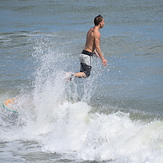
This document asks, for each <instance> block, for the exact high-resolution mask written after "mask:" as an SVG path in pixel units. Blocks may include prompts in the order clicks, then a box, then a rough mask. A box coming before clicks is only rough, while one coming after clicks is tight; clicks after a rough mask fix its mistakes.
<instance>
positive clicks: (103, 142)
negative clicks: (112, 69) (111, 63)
mask: <svg viewBox="0 0 163 163" xmlns="http://www.w3.org/2000/svg"><path fill="white" fill-rule="evenodd" d="M36 45H37V46H36V47H35V53H34V58H37V61H38V68H37V70H36V72H34V75H35V82H34V89H33V91H32V92H31V93H29V94H23V93H22V95H19V96H18V98H19V99H20V100H19V103H18V104H17V106H16V107H17V108H18V110H19V115H18V117H17V118H15V122H14V123H13V121H12V123H10V122H7V120H4V119H2V118H1V119H0V121H1V123H0V124H1V126H0V127H1V133H0V140H1V141H14V140H22V141H27V140H28V141H37V142H38V143H39V144H40V145H41V147H42V151H43V152H45V153H49V152H51V153H58V154H61V158H65V159H71V160H74V159H79V160H96V161H108V162H109V161H110V162H115V163H129V162H133V163H140V162H149V163H153V162H157V163H159V162H160V163H161V162H162V161H163V160H162V157H161V156H162V154H163V122H162V121H159V120H155V121H152V122H150V123H145V122H142V121H132V120H131V119H130V114H129V113H128V114H126V113H123V112H116V113H112V114H102V113H101V114H100V113H93V112H91V110H92V108H91V106H90V105H89V104H88V101H89V100H90V96H92V95H93V93H94V92H93V89H92V88H89V87H88V86H92V85H93V82H94V80H93V78H89V79H88V80H87V79H86V80H85V79H83V80H84V81H82V82H83V83H81V85H80V86H82V87H78V86H77V84H76V80H74V81H73V82H70V83H69V82H66V81H65V80H64V73H63V72H64V69H65V68H66V66H67V65H64V64H63V63H62V62H63V59H62V55H65V54H61V53H59V52H58V51H57V50H54V48H52V46H51V44H50V45H49V42H48V41H47V42H44V41H41V42H39V44H38V43H36ZM61 63H62V64H61ZM67 64H68V63H67ZM77 89H79V90H77ZM81 89H84V90H82V91H81V92H83V95H79V94H78V92H80V90H81ZM108 109H109V107H108ZM6 127H7V128H6Z"/></svg>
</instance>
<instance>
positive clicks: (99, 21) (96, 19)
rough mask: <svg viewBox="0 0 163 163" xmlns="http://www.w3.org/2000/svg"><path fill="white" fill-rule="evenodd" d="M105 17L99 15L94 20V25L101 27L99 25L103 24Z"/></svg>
mask: <svg viewBox="0 0 163 163" xmlns="http://www.w3.org/2000/svg"><path fill="white" fill-rule="evenodd" d="M102 19H103V17H102V16H101V15H98V16H96V17H95V18H94V24H95V26H97V25H99V23H101V22H102Z"/></svg>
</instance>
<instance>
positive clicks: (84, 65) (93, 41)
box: [70, 15, 108, 79]
mask: <svg viewBox="0 0 163 163" xmlns="http://www.w3.org/2000/svg"><path fill="white" fill-rule="evenodd" d="M94 24H95V26H94V27H93V28H91V29H90V30H89V31H88V33H87V38H86V44H85V48H84V50H83V51H82V54H80V57H79V58H80V65H81V68H80V72H77V73H74V74H72V76H74V77H78V78H87V77H89V75H90V72H91V68H92V66H91V61H92V57H93V56H94V55H96V56H97V57H100V58H101V60H102V64H103V65H104V66H106V65H107V62H108V61H107V60H106V59H105V58H104V56H103V54H102V51H101V48H100V37H101V34H100V29H101V28H103V27H104V18H103V17H102V16H101V15H98V16H97V17H95V18H94ZM95 51H96V52H95ZM72 76H71V77H72ZM70 79H71V78H70Z"/></svg>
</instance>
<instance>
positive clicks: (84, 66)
mask: <svg viewBox="0 0 163 163" xmlns="http://www.w3.org/2000/svg"><path fill="white" fill-rule="evenodd" d="M93 55H94V53H91V52H88V51H86V50H83V51H82V54H80V57H79V58H80V66H81V67H80V72H84V73H85V75H86V77H89V76H90V73H91V69H92V66H91V62H92V57H93Z"/></svg>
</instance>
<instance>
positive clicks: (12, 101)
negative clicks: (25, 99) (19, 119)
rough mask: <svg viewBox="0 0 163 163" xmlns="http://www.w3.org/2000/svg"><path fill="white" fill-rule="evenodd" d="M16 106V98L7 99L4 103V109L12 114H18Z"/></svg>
mask: <svg viewBox="0 0 163 163" xmlns="http://www.w3.org/2000/svg"><path fill="white" fill-rule="evenodd" d="M15 104H16V98H11V99H7V100H6V101H4V102H3V103H2V106H3V108H5V109H6V110H8V111H10V112H12V113H18V112H17V111H16V110H15V109H14V105H15Z"/></svg>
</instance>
